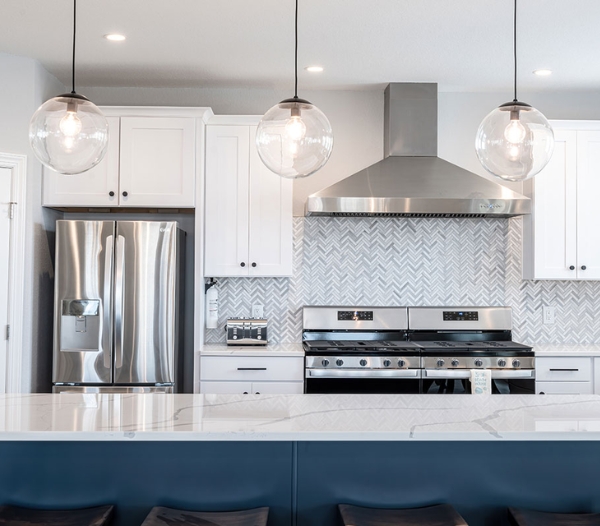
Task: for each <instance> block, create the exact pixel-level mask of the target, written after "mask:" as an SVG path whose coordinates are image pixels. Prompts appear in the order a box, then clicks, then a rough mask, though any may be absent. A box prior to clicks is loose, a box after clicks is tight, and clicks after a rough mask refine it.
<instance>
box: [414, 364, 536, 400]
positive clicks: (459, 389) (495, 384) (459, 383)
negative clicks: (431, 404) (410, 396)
mask: <svg viewBox="0 0 600 526" xmlns="http://www.w3.org/2000/svg"><path fill="white" fill-rule="evenodd" d="M470 378H471V371H469V370H468V369H465V370H447V369H424V370H423V393H424V394H471V380H470ZM492 394H535V371H534V370H533V369H526V370H518V371H502V370H496V369H493V370H492Z"/></svg>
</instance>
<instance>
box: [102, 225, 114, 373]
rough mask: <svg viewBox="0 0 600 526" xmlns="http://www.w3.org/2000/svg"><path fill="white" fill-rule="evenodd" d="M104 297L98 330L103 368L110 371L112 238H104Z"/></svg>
mask: <svg viewBox="0 0 600 526" xmlns="http://www.w3.org/2000/svg"><path fill="white" fill-rule="evenodd" d="M104 250H105V252H104V297H103V298H102V317H101V318H100V319H101V320H102V325H101V328H100V338H102V342H101V345H102V353H103V355H104V368H105V369H110V366H111V363H110V362H111V351H112V349H111V345H110V343H111V342H110V339H111V336H112V327H111V316H112V297H111V290H112V274H113V236H107V237H106V248H105V249H104Z"/></svg>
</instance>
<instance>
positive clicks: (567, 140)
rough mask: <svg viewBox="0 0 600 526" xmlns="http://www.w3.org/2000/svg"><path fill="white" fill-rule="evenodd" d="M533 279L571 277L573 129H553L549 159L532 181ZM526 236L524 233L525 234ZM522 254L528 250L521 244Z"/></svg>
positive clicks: (574, 252) (574, 183)
mask: <svg viewBox="0 0 600 526" xmlns="http://www.w3.org/2000/svg"><path fill="white" fill-rule="evenodd" d="M532 184H533V186H534V192H533V196H534V201H533V207H534V211H533V216H532V217H531V218H526V219H525V221H526V222H527V221H528V220H529V221H533V231H534V240H533V241H531V240H530V239H529V240H527V241H526V242H533V243H535V246H534V248H533V251H534V253H533V256H534V268H533V276H526V277H527V278H534V279H575V278H576V277H577V271H576V269H573V270H570V267H571V266H573V267H576V266H577V236H576V232H577V222H576V220H577V217H576V208H577V132H574V131H564V130H557V131H556V132H555V147H554V154H553V156H552V159H551V160H550V162H549V163H548V166H546V168H544V169H543V170H542V171H541V172H540V173H539V174H538V175H537V176H536V177H535V179H534V180H533V182H532ZM526 239H527V236H526ZM524 252H525V253H527V252H528V250H527V247H525V251H524Z"/></svg>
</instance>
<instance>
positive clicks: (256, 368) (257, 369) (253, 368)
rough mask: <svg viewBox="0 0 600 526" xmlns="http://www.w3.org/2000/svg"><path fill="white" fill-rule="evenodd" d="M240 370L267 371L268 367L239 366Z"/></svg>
mask: <svg viewBox="0 0 600 526" xmlns="http://www.w3.org/2000/svg"><path fill="white" fill-rule="evenodd" d="M237 370H238V371H266V370H267V368H266V367H238V368H237Z"/></svg>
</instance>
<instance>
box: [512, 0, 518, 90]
mask: <svg viewBox="0 0 600 526" xmlns="http://www.w3.org/2000/svg"><path fill="white" fill-rule="evenodd" d="M513 57H514V62H515V98H514V101H513V102H517V0H515V9H514V16H513Z"/></svg>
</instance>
